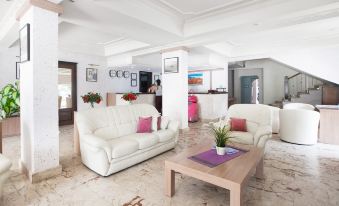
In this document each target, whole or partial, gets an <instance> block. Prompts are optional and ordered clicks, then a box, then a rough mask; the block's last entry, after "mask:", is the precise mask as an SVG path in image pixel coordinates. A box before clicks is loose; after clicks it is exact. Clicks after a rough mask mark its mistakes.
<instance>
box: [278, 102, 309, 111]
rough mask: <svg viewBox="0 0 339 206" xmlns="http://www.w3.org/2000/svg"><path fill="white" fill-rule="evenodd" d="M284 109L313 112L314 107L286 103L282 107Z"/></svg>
mask: <svg viewBox="0 0 339 206" xmlns="http://www.w3.org/2000/svg"><path fill="white" fill-rule="evenodd" d="M283 108H284V109H303V110H311V111H314V109H315V107H314V106H313V105H310V104H304V103H287V104H285V105H284V106H283Z"/></svg>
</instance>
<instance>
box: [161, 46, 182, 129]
mask: <svg viewBox="0 0 339 206" xmlns="http://www.w3.org/2000/svg"><path fill="white" fill-rule="evenodd" d="M172 57H178V58H179V72H178V73H165V72H164V60H165V59H166V58H172ZM187 70H188V53H187V51H186V50H176V51H169V52H164V53H162V110H163V115H164V116H168V117H169V118H170V119H174V120H178V121H179V122H180V128H181V129H186V128H188V99H187V98H188V78H187Z"/></svg>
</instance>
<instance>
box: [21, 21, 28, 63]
mask: <svg viewBox="0 0 339 206" xmlns="http://www.w3.org/2000/svg"><path fill="white" fill-rule="evenodd" d="M19 37H20V40H19V43H20V62H21V63H23V62H27V61H29V60H30V25H29V24H26V25H25V26H24V27H22V28H21V29H20V31H19Z"/></svg>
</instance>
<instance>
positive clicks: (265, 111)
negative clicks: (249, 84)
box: [227, 104, 272, 133]
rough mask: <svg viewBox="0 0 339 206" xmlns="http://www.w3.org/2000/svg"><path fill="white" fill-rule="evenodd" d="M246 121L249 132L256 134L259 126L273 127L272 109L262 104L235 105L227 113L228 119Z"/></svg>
mask: <svg viewBox="0 0 339 206" xmlns="http://www.w3.org/2000/svg"><path fill="white" fill-rule="evenodd" d="M232 117H233V118H241V119H246V126H247V130H248V131H249V132H251V133H254V132H256V130H257V128H258V126H262V125H270V126H272V115H271V109H270V108H269V106H267V105H262V104H234V105H232V106H231V107H230V108H229V109H228V111H227V118H228V119H230V118H232Z"/></svg>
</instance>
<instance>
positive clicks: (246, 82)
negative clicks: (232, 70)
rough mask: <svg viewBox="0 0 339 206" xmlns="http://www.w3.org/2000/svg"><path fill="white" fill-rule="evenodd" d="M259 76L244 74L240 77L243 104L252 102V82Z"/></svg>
mask: <svg viewBox="0 0 339 206" xmlns="http://www.w3.org/2000/svg"><path fill="white" fill-rule="evenodd" d="M256 79H259V77H258V76H242V77H240V84H241V104H251V103H252V83H253V81H255V80H256Z"/></svg>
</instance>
